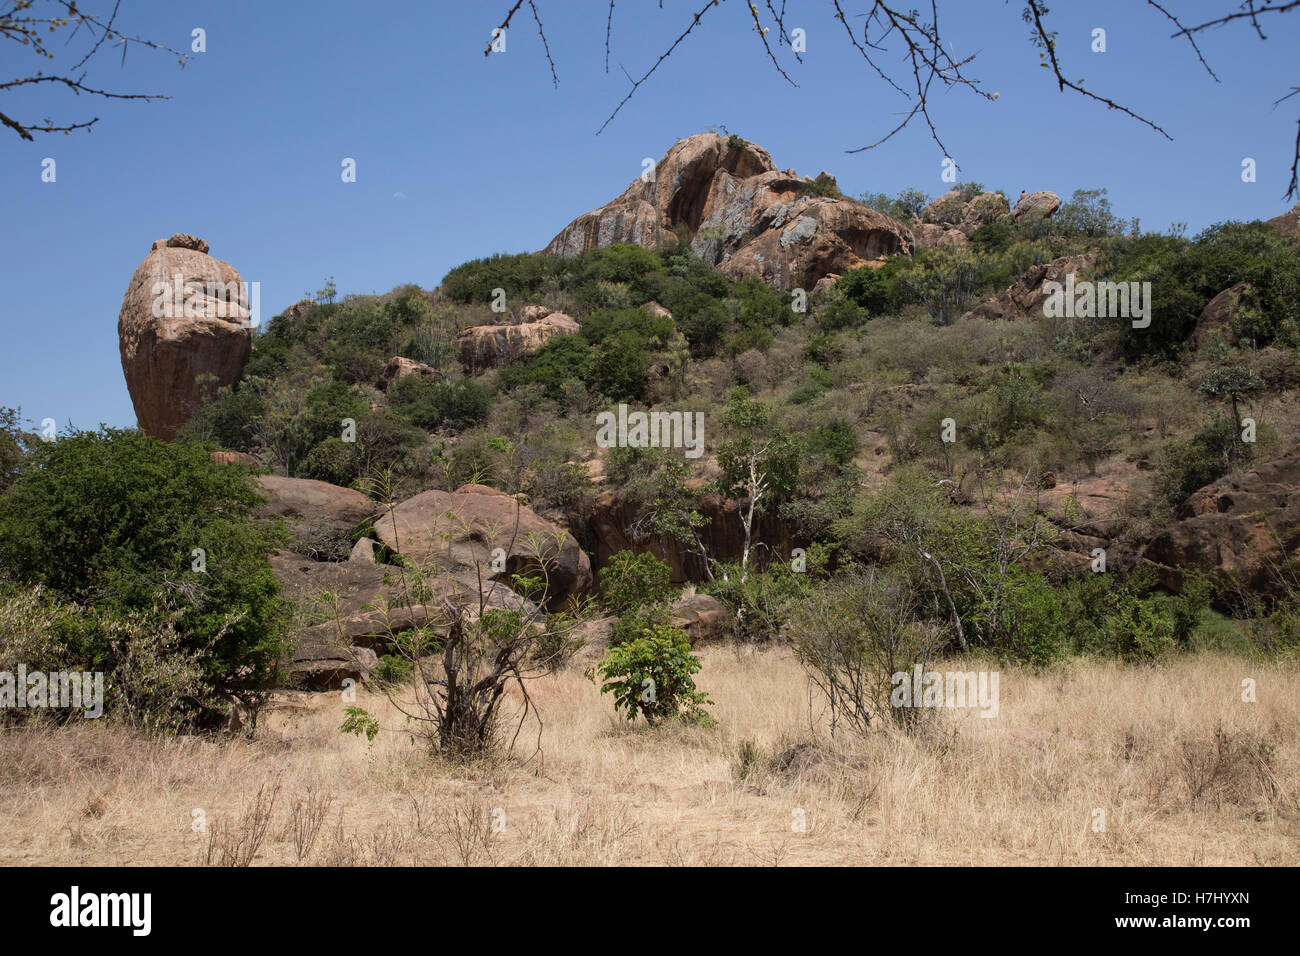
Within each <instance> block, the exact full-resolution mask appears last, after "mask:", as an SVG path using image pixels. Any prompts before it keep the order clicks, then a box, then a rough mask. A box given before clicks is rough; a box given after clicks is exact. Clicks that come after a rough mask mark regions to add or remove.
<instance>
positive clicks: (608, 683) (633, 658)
mask: <svg viewBox="0 0 1300 956" xmlns="http://www.w3.org/2000/svg"><path fill="white" fill-rule="evenodd" d="M701 666H703V665H701V664H700V659H699V658H698V657H696V656H695V655H694V654H692V653H691V642H690V640H689V639H687V637H686V634H685V633H684V632H682V631H680V630H678V629H677V628H675V627H669V626H667V625H665V624H650V625H647V626H646V628H645V633H644V634H643V635H642V636H641V637H638V638H636V639H635V640H632V641H630V642H628V643H626V644H621V645H616V646H613V647H611V648H610V649H609V653H608V654H606V655H605V659H604V660H603V661H602V662H601V663H600V666H599V667H597V668H596V669H595V671H594V672H592V673H591V674H590V676H591V679H592V681H593V682H594V683H597V684H600V692H601V693H602V694H608V693H612V694H613V695H614V709H615V710H616V711H617V710H621V711H625V715H624V716H626V717H627V719H628V720H635V719H636V717H637V714H641V715H643V716H644V717H645V719H646V723H648V724H650V725H651V726H654V725H656V724H659V723H662V722H663V721H665V720H681V721H685V722H686V723H693V724H702V725H704V726H709V725H711V724H713V723H714V720H713V718H712V717H710V716H709V713H708V711H707V710H706V709H705V708H706V707H707V706H708V705H709V704H711V703H712V701H711V700H710V699H709V696H708V695H707V694H705V693H704V692H702V691H699V690H697V689H696V687H695V680H694V677H693V675H694V674H696V673H698V672H699V670H700V668H701ZM598 677H599V680H598V679H597V678H598Z"/></svg>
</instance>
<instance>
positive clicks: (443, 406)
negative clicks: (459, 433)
mask: <svg viewBox="0 0 1300 956" xmlns="http://www.w3.org/2000/svg"><path fill="white" fill-rule="evenodd" d="M389 401H390V402H391V403H392V405H393V406H394V407H395V408H396V409H397V412H398V414H399V415H401V417H402V418H403V419H405V420H406V421H408V422H410V423H411V424H412V425H415V426H416V427H418V428H423V429H425V430H427V431H431V430H433V429H435V428H438V427H440V426H446V427H449V428H455V429H458V430H460V429H465V428H469V427H471V426H473V425H476V424H478V423H479V422H481V421H483V419H484V418H486V417H487V413H488V408H489V407H490V405H491V400H490V399H489V398H488V393H487V391H486V390H484V389H483V387H482V386H480V385H477V384H475V383H474V382H468V381H463V380H462V381H457V382H427V381H425V380H424V379H421V378H419V377H417V376H415V375H408V376H406V377H405V378H403V379H401V380H400V381H399V382H398V383H397V384H396V385H394V386H393V387H392V389H391V391H390V392H389Z"/></svg>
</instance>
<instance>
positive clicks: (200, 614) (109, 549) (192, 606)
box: [0, 428, 286, 701]
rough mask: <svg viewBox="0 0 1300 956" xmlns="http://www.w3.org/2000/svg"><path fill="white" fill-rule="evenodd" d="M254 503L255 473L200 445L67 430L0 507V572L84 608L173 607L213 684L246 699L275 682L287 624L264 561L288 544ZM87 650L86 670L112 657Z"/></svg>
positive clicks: (43, 449) (100, 646) (40, 453)
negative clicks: (216, 458) (255, 513)
mask: <svg viewBox="0 0 1300 956" xmlns="http://www.w3.org/2000/svg"><path fill="white" fill-rule="evenodd" d="M260 500H261V498H260V495H259V492H258V486H257V483H256V479H255V478H253V477H252V476H251V475H250V474H248V473H247V472H246V471H245V470H243V469H239V468H230V467H227V466H224V465H219V464H217V463H215V462H213V461H212V459H211V457H210V456H209V454H208V451H207V449H206V447H205V446H204V445H201V444H199V443H197V442H186V441H178V442H173V443H168V442H161V441H157V440H155V439H153V438H150V437H148V436H147V435H144V434H141V433H139V432H135V431H121V430H117V429H108V428H105V429H101V430H100V431H97V432H90V431H74V432H71V433H69V434H67V435H64V436H61V437H60V438H59V439H58V441H54V442H49V443H42V444H41V445H40V446H38V447H37V448H36V449H35V450H34V452H33V454H32V456H31V459H30V462H29V466H28V468H27V469H26V471H25V472H24V474H23V475H22V477H21V478H19V479H18V481H17V482H16V483H15V484H14V486H13V487H12V488H11V489H10V490H9V491H8V493H7V494H5V496H4V497H3V499H0V566H2V567H4V568H5V569H6V570H7V571H8V572H9V574H10V575H12V576H13V577H14V578H15V579H16V580H17V581H19V582H22V583H26V584H38V585H42V586H44V587H48V588H51V589H53V590H55V591H57V592H59V593H60V594H62V595H64V596H65V597H67V598H69V599H71V600H73V601H76V602H80V603H85V604H92V605H96V606H103V607H107V608H114V609H119V610H122V611H132V610H139V611H143V610H147V609H150V608H152V607H155V606H156V605H157V604H158V602H159V601H162V602H164V603H168V604H172V605H175V606H176V607H177V608H179V609H180V614H179V617H178V618H177V621H176V625H175V627H176V629H177V631H178V632H179V633H181V634H183V635H184V642H183V645H182V649H183V650H185V651H187V652H192V653H196V654H198V655H199V656H200V659H201V663H202V667H203V672H204V676H205V678H206V679H207V680H208V681H209V682H210V683H211V686H212V687H214V688H215V689H216V690H217V691H218V692H219V693H222V694H227V695H235V696H239V697H243V698H244V699H246V700H250V701H251V700H252V699H254V698H256V697H257V695H259V694H260V693H261V692H262V691H263V690H264V689H265V688H266V687H268V686H269V685H270V683H271V682H272V680H273V679H274V677H275V676H276V673H277V665H278V661H279V655H280V652H281V636H282V635H283V633H284V630H285V624H286V616H285V611H286V606H285V604H284V602H282V601H280V600H278V599H277V597H276V593H277V590H278V586H277V583H276V580H275V577H274V576H273V575H272V573H271V568H270V565H269V564H268V562H267V557H266V556H267V553H268V552H269V551H270V550H271V549H273V548H274V547H276V546H277V545H278V544H279V543H281V542H282V537H281V535H280V534H279V533H277V531H276V530H275V529H274V528H272V527H268V526H264V525H261V524H258V523H256V522H254V521H253V519H252V518H251V512H252V509H253V507H254V505H256V504H257V503H258V502H259V501H260ZM196 549H201V550H196ZM92 651H93V653H92V654H91V657H92V659H91V660H90V661H88V662H87V666H88V667H90V668H92V669H93V668H95V667H96V666H99V665H103V664H105V663H106V662H107V661H109V659H110V658H111V653H110V648H109V647H108V646H107V645H106V643H103V642H92Z"/></svg>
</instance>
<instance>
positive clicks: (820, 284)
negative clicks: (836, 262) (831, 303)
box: [812, 272, 839, 295]
mask: <svg viewBox="0 0 1300 956" xmlns="http://www.w3.org/2000/svg"><path fill="white" fill-rule="evenodd" d="M838 278H839V276H838V275H836V274H835V273H833V272H832V273H830V274H829V275H824V276H822V277H821V278H820V279H818V280H817V284H816V285H815V286H813V290H812V294H813V295H821V294H822V293H823V292H825V291H826V290H827V289H829V288H830V287H831V286H833V285H834V284H835V280H836V279H838Z"/></svg>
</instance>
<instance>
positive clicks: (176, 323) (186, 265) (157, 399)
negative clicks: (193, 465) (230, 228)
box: [117, 233, 252, 440]
mask: <svg viewBox="0 0 1300 956" xmlns="http://www.w3.org/2000/svg"><path fill="white" fill-rule="evenodd" d="M207 251H208V244H207V243H206V242H204V241H203V240H202V239H196V238H195V237H194V236H190V235H186V234H183V233H177V234H176V235H174V236H172V237H171V238H170V239H165V240H164V239H159V240H158V241H157V242H155V243H154V244H153V248H152V250H151V251H150V252H149V255H148V256H146V257H145V259H144V261H143V262H141V263H140V265H139V267H138V268H137V269H136V270H135V274H134V275H133V276H132V277H131V282H130V285H129V286H128V287H127V290H126V295H125V296H124V297H123V299H122V309H121V311H120V312H119V314H118V320H117V331H118V340H119V346H120V350H121V354H122V371H123V373H124V374H125V375H126V385H127V390H128V391H129V392H130V393H131V402H132V404H133V405H134V406H135V414H136V419H137V421H138V422H139V425H140V429H141V430H142V431H144V432H145V433H146V434H148V435H152V436H153V437H155V438H161V439H164V440H171V439H172V438H174V437H176V432H177V431H178V430H179V429H180V427H181V426H182V425H184V424H185V423H186V422H187V421H189V420H190V419H191V418H192V417H193V416H194V414H195V412H197V411H198V410H199V408H200V407H201V406H202V404H203V402H204V401H206V400H207V399H209V398H210V397H212V396H214V395H215V394H216V390H217V388H219V387H221V386H229V385H234V384H235V383H236V382H237V381H239V376H240V375H241V374H242V372H243V370H244V365H245V363H247V362H248V357H249V354H250V351H251V348H252V344H251V343H252V339H251V334H252V332H251V327H250V325H249V318H250V313H249V311H248V306H249V303H248V299H247V296H246V294H245V292H244V287H243V285H242V280H241V278H240V275H239V273H238V272H236V271H235V269H234V268H233V267H232V266H231V265H230V264H229V263H226V262H222V261H221V260H220V259H214V258H212V257H211V256H209V255H208V254H207ZM178 276H179V279H178V278H177V277H178ZM205 376H211V379H210V380H208V381H207V382H206V383H202V384H201V383H200V382H199V379H200V377H205ZM201 388H202V389H203V391H202V393H201V391H200V390H201Z"/></svg>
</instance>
